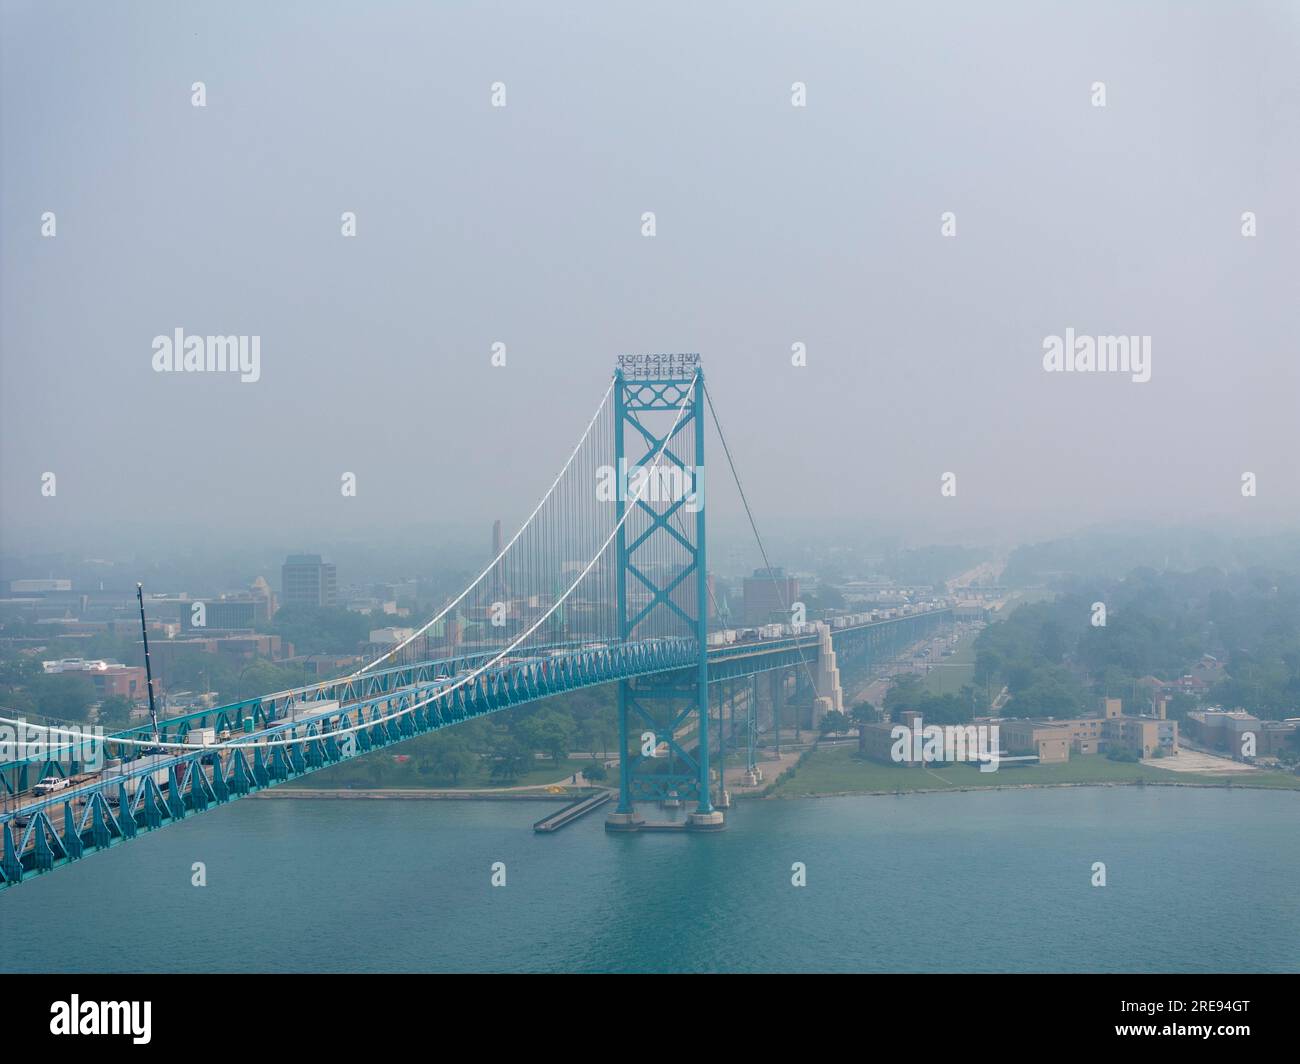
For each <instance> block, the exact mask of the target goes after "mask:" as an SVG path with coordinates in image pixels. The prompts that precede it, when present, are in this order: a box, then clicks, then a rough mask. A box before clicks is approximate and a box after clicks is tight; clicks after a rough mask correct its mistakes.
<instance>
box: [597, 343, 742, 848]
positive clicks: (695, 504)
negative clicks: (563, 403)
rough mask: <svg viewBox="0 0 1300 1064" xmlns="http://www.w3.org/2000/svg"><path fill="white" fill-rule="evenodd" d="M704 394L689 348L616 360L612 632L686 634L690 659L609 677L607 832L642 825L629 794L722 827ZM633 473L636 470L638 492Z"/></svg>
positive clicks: (695, 823)
mask: <svg viewBox="0 0 1300 1064" xmlns="http://www.w3.org/2000/svg"><path fill="white" fill-rule="evenodd" d="M705 403H706V400H705V392H704V371H703V370H702V369H701V368H700V359H699V355H696V354H664V355H624V356H621V357H620V358H619V366H618V369H617V370H616V371H615V374H614V468H615V470H616V471H617V474H618V481H619V484H620V490H619V492H618V497H617V511H616V520H618V521H622V520H623V517H624V514H625V513H626V514H627V520H626V522H624V523H623V524H622V525H620V527H619V530H618V533H617V535H616V537H615V573H614V576H615V584H616V599H617V601H616V622H615V623H616V626H617V629H618V635H619V637H620V638H621V639H622V640H624V641H628V640H634V639H635V640H644V639H649V640H652V641H653V640H654V639H655V638H669V637H681V636H688V637H690V638H692V639H694V640H695V641H696V645H697V646H698V650H699V659H698V663H697V664H696V665H695V666H694V667H693V668H690V669H687V670H681V669H679V670H677V671H675V672H662V673H653V674H651V675H648V676H642V677H637V678H634V679H628V680H620V681H619V684H618V732H619V768H620V772H619V799H618V807H617V809H616V811H615V812H613V813H610V814H609V816H608V817H607V818H606V821H605V828H606V830H607V831H636V830H638V829H639V828H640V827H642V826H643V825H644V824H645V821H644V819H643V818H641V817H640V816H638V814H637V811H636V803H637V802H638V801H654V802H662V803H664V805H665V806H670V807H672V806H676V805H679V804H686V805H688V807H689V806H690V805H693V807H694V808H693V809H691V810H690V811H689V812H688V814H687V817H686V821H685V824H686V826H687V827H690V828H693V829H697V830H717V829H720V828H721V827H722V826H723V816H722V813H721V812H718V811H717V810H715V809H714V808H713V802H712V799H711V796H710V780H709V666H708V623H709V608H708V597H709V587H708V568H707V562H706V555H705V511H704V422H705ZM661 451H662V456H661V457H660V458H659V462H658V465H657V467H654V469H653V471H652V466H654V463H655V458H656V456H659V455H660V452H661ZM625 471H626V476H625V475H624V474H625ZM638 471H642V472H641V475H642V476H644V477H647V478H648V479H647V480H646V485H647V486H646V488H645V489H643V490H642V492H641V494H640V496H639V497H638V492H637V490H636V488H635V485H636V483H637V481H636V479H635V478H636V476H637V474H638ZM624 485H626V486H627V491H626V493H625V492H624V491H623V490H622V486H624ZM665 487H666V488H667V489H669V490H663V489H665ZM625 494H626V498H625V497H624V495H625ZM629 509H630V510H631V511H632V512H630V513H628V510H629Z"/></svg>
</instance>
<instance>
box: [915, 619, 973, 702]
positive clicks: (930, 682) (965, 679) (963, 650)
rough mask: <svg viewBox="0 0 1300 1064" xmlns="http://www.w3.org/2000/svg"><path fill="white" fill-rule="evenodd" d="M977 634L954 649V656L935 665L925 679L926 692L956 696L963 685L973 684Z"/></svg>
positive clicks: (968, 637)
mask: <svg viewBox="0 0 1300 1064" xmlns="http://www.w3.org/2000/svg"><path fill="white" fill-rule="evenodd" d="M976 634H977V633H975V632H971V633H970V634H969V635H967V636H966V638H964V639H962V640H961V641H960V642H959V643H958V644H957V645H956V646H955V647H954V648H953V651H952V654H950V655H949V656H948V657H946V658H940V659H939V661H938V662H936V663H935V665H934V667H933V668H931V669H930V674H929V675H928V676H926V677H925V681H924V683H925V688H926V690H928V691H929V692H930V693H931V694H936V695H955V694H958V693H959V692H960V691H961V688H962V685H963V684H968V683H971V682H973V680H974V677H975V636H976Z"/></svg>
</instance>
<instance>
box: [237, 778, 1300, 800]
mask: <svg viewBox="0 0 1300 1064" xmlns="http://www.w3.org/2000/svg"><path fill="white" fill-rule="evenodd" d="M1061 787H1193V788H1198V789H1200V790H1224V791H1230V790H1245V791H1277V792H1278V793H1281V794H1286V793H1291V794H1297V793H1300V788H1289V787H1270V786H1267V785H1259V784H1249V783H1237V782H1233V783H1205V782H1195V783H1193V782H1185V781H1182V780H1168V781H1164V780H1161V781H1153V780H1097V781H1094V782H1069V783H1064V782H1063V783H996V784H991V785H989V786H987V787H964V786H957V787H934V788H926V789H912V790H864V791H826V792H824V793H818V794H788V795H783V794H742V795H733V799H734V800H735V801H737V802H746V801H773V802H797V801H802V800H811V801H817V800H819V799H822V798H907V797H912V796H914V795H929V794H969V793H974V792H979V791H1037V790H1052V789H1056V788H1061ZM253 797H256V798H277V799H299V800H307V799H320V800H323V801H417V802H418V801H452V802H456V801H460V802H483V801H486V802H571V801H573V800H574V799H575V798H577V797H580V794H579V793H578V792H576V791H573V792H566V793H564V794H540V793H536V792H519V791H515V792H502V791H445V790H434V789H429V790H423V789H414V788H400V787H387V788H386V787H371V788H367V789H364V790H362V789H353V790H343V789H337V790H336V789H333V788H326V787H320V788H310V787H294V788H287V789H283V790H269V791H259V792H258V793H257V794H256V795H254V796H253Z"/></svg>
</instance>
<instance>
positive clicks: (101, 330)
mask: <svg viewBox="0 0 1300 1064" xmlns="http://www.w3.org/2000/svg"><path fill="white" fill-rule="evenodd" d="M0 7H2V10H3V24H2V25H0V31H2V32H0V41H2V42H3V43H2V44H0V59H2V65H3V71H2V74H0V178H2V189H3V203H2V206H0V239H2V247H0V271H2V272H0V344H2V350H0V355H2V358H0V386H2V388H3V398H2V399H0V404H2V405H0V507H2V508H3V526H2V527H3V538H4V542H3V543H2V544H0V548H3V549H4V550H9V551H13V550H22V549H27V548H29V547H33V546H40V545H47V544H55V543H61V542H65V541H67V542H71V541H76V542H77V543H79V544H81V545H82V546H83V547H84V546H86V545H88V544H93V543H94V542H95V541H96V537H97V536H99V535H101V534H107V533H110V532H113V531H117V532H120V530H121V528H122V527H123V524H124V523H126V522H131V523H138V522H140V521H142V520H143V519H146V518H147V519H148V520H149V521H150V522H151V523H152V524H154V526H155V527H156V528H157V529H159V530H165V529H168V528H171V527H174V526H176V527H179V526H189V527H195V526H200V527H202V528H204V529H206V530H207V533H206V534H207V535H209V536H211V537H213V538H214V540H215V541H217V542H219V541H220V540H221V539H222V538H225V539H238V540H241V541H248V540H255V539H257V538H259V537H266V538H268V539H271V540H274V541H276V542H280V541H284V540H285V539H286V537H294V536H297V541H298V542H299V544H300V545H301V546H302V547H304V548H307V549H311V548H312V547H313V545H314V543H315V542H316V541H317V540H318V539H328V538H330V537H331V536H335V535H338V534H362V535H364V534H365V532H366V531H367V530H368V529H394V528H401V527H403V526H406V525H414V524H416V523H422V522H445V523H461V524H466V525H470V526H475V525H481V526H482V527H483V528H484V530H485V531H484V537H485V539H486V527H487V525H488V524H489V523H490V521H491V519H492V518H494V517H498V516H500V517H502V518H504V519H505V520H506V522H507V524H509V523H510V522H511V521H516V520H518V519H519V518H520V517H522V516H523V515H524V514H525V513H526V512H527V510H528V509H529V508H531V506H532V504H533V502H534V501H535V500H536V498H537V497H538V496H539V494H540V492H541V491H542V490H544V488H545V487H546V485H547V484H548V483H549V482H550V480H551V477H552V476H553V475H554V473H555V471H556V470H557V469H558V468H559V466H560V464H561V463H562V461H563V459H564V457H565V456H566V455H567V454H568V452H569V449H570V448H571V447H572V445H573V443H574V441H575V440H576V439H577V436H578V434H579V433H580V431H581V429H582V427H583V425H584V424H585V423H586V420H587V418H588V417H589V416H590V414H591V412H592V411H593V410H594V408H595V405H596V402H597V401H598V399H599V397H600V395H601V394H602V392H603V391H604V389H605V386H606V382H607V378H608V375H609V372H610V371H611V369H612V367H613V363H614V359H615V356H616V355H617V354H619V353H621V352H639V351H699V352H701V353H702V355H703V358H704V364H705V367H706V372H707V375H708V383H709V387H710V389H711V391H712V394H713V395H714V397H715V400H716V403H717V405H718V409H719V412H720V414H721V416H722V418H723V422H724V427H726V428H727V430H728V435H729V437H730V442H731V445H732V449H733V451H734V453H735V455H736V459H737V461H738V463H739V464H740V466H741V470H742V474H743V475H744V476H745V478H746V486H747V489H748V490H749V491H750V494H751V502H752V503H753V504H754V507H755V510H756V512H757V513H758V514H759V516H760V519H761V520H762V521H764V522H765V523H766V524H767V526H768V527H770V528H771V529H773V530H774V531H775V530H780V531H784V532H787V533H788V532H791V531H792V530H797V529H798V528H799V527H800V526H801V524H802V525H804V526H809V527H813V526H815V527H816V528H817V530H818V531H819V533H820V534H825V532H826V530H827V529H828V528H829V529H832V530H833V529H835V528H837V527H845V528H850V527H853V528H857V527H868V526H869V527H873V528H881V529H890V530H896V531H899V532H902V533H903V534H905V535H906V536H908V537H910V538H911V539H913V540H914V541H916V542H922V541H954V540H957V539H960V538H962V537H964V536H986V535H990V534H995V533H996V534H1000V535H1004V536H1008V537H1013V538H1022V537H1024V536H1026V535H1032V534H1037V533H1039V532H1041V531H1049V530H1058V529H1062V528H1068V527H1072V526H1078V525H1083V524H1087V523H1089V522H1093V521H1105V520H1117V519H1127V518H1145V519H1152V520H1179V521H1183V520H1200V519H1223V520H1225V521H1228V522H1231V523H1233V524H1237V525H1242V524H1244V525H1246V526H1250V525H1251V524H1259V525H1260V526H1261V527H1262V526H1263V525H1266V524H1269V523H1272V524H1275V525H1276V524H1278V523H1286V522H1295V521H1298V520H1300V474H1297V471H1296V470H1297V461H1298V457H1300V417H1298V416H1297V414H1298V411H1300V370H1297V366H1296V362H1297V354H1298V351H1297V337H1298V336H1300V309H1298V308H1300V291H1298V288H1300V266H1298V262H1297V258H1298V256H1297V251H1298V250H1300V206H1298V200H1300V117H1298V116H1300V5H1297V4H1296V3H1294V2H1289V0H1279V2H1275V3H1252V2H1246V3H1231V4H1227V3H1204V4H1189V3H1169V4H1106V3H1097V2H1093V0H1089V2H1086V3H1085V2H1080V3H1071V4H1056V3H1053V4H1047V3H1038V2H1034V3H1016V4H1012V3H998V2H989V3H980V4H972V3H965V2H961V3H950V4H912V3H907V4H904V3H901V2H899V3H890V4H869V5H868V4H859V3H847V2H846V3H817V2H812V3H807V2H805V3H795V2H790V3H781V4H777V3H768V4H762V3H752V2H745V3H734V4H709V3H698V2H692V3H655V4H650V5H642V4H638V5H633V4H610V3H596V2H594V0H590V2H586V3H581V4H560V3H553V2H549V3H545V4H538V3H523V2H520V3H512V4H473V5H470V4H448V3H422V4H411V5H406V4H388V3H382V2H381V3H371V2H368V3H364V4H362V3H347V4H343V3H319V2H310V3H296V4H288V3H275V4H266V3H261V2H255V3H231V2H224V3H221V4H210V3H207V4H197V3H175V2H171V0H168V2H159V3H140V2H127V3H120V4H98V3H75V4H63V3H50V2H47V0H40V2H30V3H26V2H25V3H18V2H13V0H3V3H2V5H0ZM196 81H202V82H204V83H205V86H206V93H207V101H206V107H202V108H199V107H194V106H192V104H191V85H192V83H194V82H196ZM498 81H499V82H503V83H504V84H505V86H506V93H507V95H506V101H507V105H506V106H505V107H504V108H494V107H493V106H491V86H492V84H493V83H494V82H498ZM797 81H798V82H804V83H805V84H806V86H807V106H806V107H794V106H792V104H791V86H792V83H794V82H797ZM1094 82H1104V84H1105V94H1106V97H1105V99H1106V105H1105V106H1104V107H1096V106H1093V88H1092V86H1093V83H1094ZM46 211H52V212H54V213H55V215H56V217H57V236H55V237H53V238H49V237H43V236H42V234H41V225H42V214H43V212H46ZM344 211H354V212H356V215H357V234H358V235H357V236H356V237H355V238H345V237H343V236H342V235H341V234H340V226H341V221H340V216H341V214H342V212H344ZM645 211H653V212H655V215H656V225H657V233H656V235H655V236H654V237H653V238H647V237H644V236H642V235H641V216H642V213H643V212H645ZM946 211H951V212H954V213H955V215H956V235H955V236H952V237H945V236H943V235H941V221H942V215H943V213H944V212H946ZM1244 211H1253V212H1255V215H1256V218H1257V223H1256V224H1257V227H1258V235H1257V236H1255V237H1253V238H1248V237H1243V236H1242V232H1241V230H1242V220H1241V216H1242V213H1243V212H1244ZM178 327H180V328H183V329H184V330H186V332H187V333H190V334H237V335H238V334H244V335H257V336H259V337H260V338H261V366H260V369H261V378H260V380H258V381H257V382H256V383H241V382H240V381H239V379H238V377H237V376H236V375H224V376H218V375H213V374H193V373H191V374H184V373H172V374H163V373H156V372H154V371H153V369H152V367H151V358H152V354H153V351H152V347H151V344H152V341H153V338H154V337H155V336H157V335H159V334H171V333H172V332H173V330H175V329H176V328H178ZM1067 328H1072V329H1074V330H1075V332H1076V333H1078V334H1089V335H1104V334H1113V333H1119V334H1126V335H1144V336H1150V337H1151V348H1152V363H1151V380H1150V381H1149V382H1147V383H1142V384H1139V383H1133V382H1132V381H1131V380H1130V378H1129V376H1128V375H1121V374H1078V373H1074V374H1068V373H1046V372H1045V371H1044V369H1043V363H1042V358H1043V342H1044V338H1045V337H1047V336H1050V335H1062V334H1064V332H1065V330H1066V329H1067ZM496 341H501V342H504V343H505V344H506V345H507V352H508V353H507V365H506V366H505V367H504V368H496V367H493V366H491V365H490V362H489V358H490V354H491V347H492V344H493V343H494V342H496ZM796 342H802V343H804V344H806V345H807V365H806V366H804V367H795V366H792V365H791V345H792V344H793V343H796ZM711 444H712V441H711ZM712 446H713V450H712V452H711V453H712V454H713V456H714V457H715V458H718V459H720V457H721V456H720V453H719V451H718V449H717V448H716V444H712ZM47 471H52V472H55V473H56V475H57V478H58V480H57V496H56V497H54V498H45V497H42V494H41V475H42V473H44V472H47ZM343 471H352V472H355V473H356V474H357V477H358V494H357V497H356V498H353V499H345V498H343V497H342V496H341V494H340V491H339V483H340V480H339V478H340V475H341V473H342V472H343ZM946 471H953V472H956V474H957V477H958V481H957V483H958V493H957V496H956V497H955V498H942V497H941V496H940V490H939V489H940V474H941V473H943V472H946ZM1244 471H1252V472H1254V473H1256V474H1257V476H1258V492H1259V494H1258V497H1257V498H1254V499H1243V498H1242V496H1241V491H1240V478H1241V474H1242V473H1243V472H1244ZM717 472H718V474H719V476H717V477H711V481H710V483H711V487H712V486H715V485H719V484H720V479H721V478H720V474H721V468H720V467H718V468H717ZM142 474H144V475H142ZM712 500H717V501H716V511H715V512H714V513H713V519H714V520H716V521H719V522H726V521H732V520H734V518H735V509H734V502H733V500H732V498H731V496H730V495H728V494H723V493H721V492H720V491H719V492H715V494H714V495H713V496H711V501H712Z"/></svg>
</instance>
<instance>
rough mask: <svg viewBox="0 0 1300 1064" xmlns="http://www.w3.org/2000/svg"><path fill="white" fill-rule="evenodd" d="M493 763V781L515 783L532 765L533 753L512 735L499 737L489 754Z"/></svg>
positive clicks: (489, 758)
mask: <svg viewBox="0 0 1300 1064" xmlns="http://www.w3.org/2000/svg"><path fill="white" fill-rule="evenodd" d="M487 757H488V760H489V761H491V763H492V779H493V780H495V781H497V782H499V783H514V782H515V781H516V780H517V779H519V777H520V776H522V775H523V774H524V772H526V771H527V770H528V768H529V766H530V764H531V763H532V759H533V758H532V751H531V750H529V749H528V748H527V747H526V746H524V745H523V744H522V743H520V742H519V740H518V739H515V738H513V737H512V736H510V735H498V736H497V737H496V738H495V740H494V741H493V744H492V749H491V751H490V752H489V753H488V754H487Z"/></svg>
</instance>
